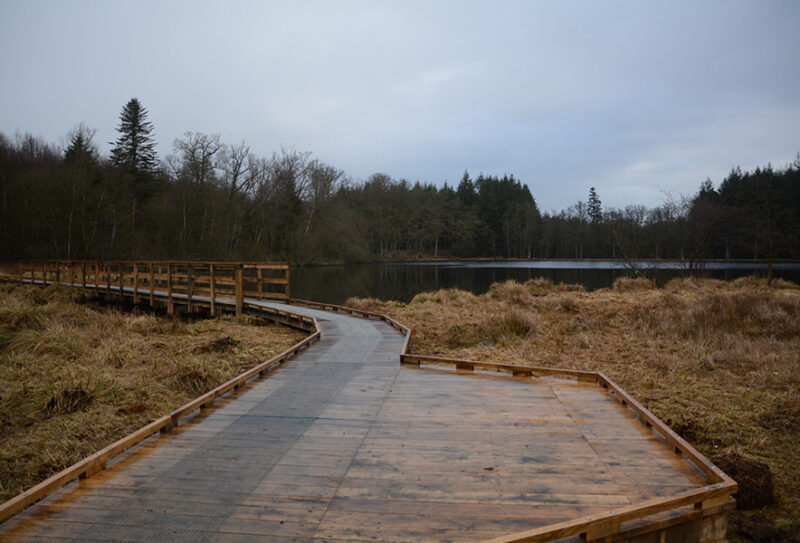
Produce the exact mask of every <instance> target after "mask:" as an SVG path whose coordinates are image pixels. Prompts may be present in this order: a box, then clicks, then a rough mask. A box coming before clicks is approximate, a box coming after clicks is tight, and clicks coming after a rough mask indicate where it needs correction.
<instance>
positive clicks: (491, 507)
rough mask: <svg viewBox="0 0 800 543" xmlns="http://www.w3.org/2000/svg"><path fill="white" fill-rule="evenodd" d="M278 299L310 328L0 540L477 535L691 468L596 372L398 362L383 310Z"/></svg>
mask: <svg viewBox="0 0 800 543" xmlns="http://www.w3.org/2000/svg"><path fill="white" fill-rule="evenodd" d="M272 305H280V304H272ZM291 309H292V310H293V311H295V312H299V313H306V314H312V315H314V316H315V317H317V318H318V319H319V322H320V326H321V328H322V341H321V342H320V343H318V344H316V345H314V346H313V347H311V348H310V349H309V350H307V351H306V352H304V353H302V354H301V355H299V356H298V357H297V358H296V359H294V360H292V361H291V362H289V363H287V364H286V365H285V366H283V367H281V368H280V369H278V370H277V371H275V372H274V373H272V374H271V375H270V376H269V377H267V378H266V379H262V380H259V381H255V382H254V383H253V384H251V385H249V386H248V387H247V388H246V390H245V391H244V392H242V393H240V394H239V395H237V396H236V397H234V398H227V399H223V400H221V401H219V402H218V403H217V404H215V407H214V408H213V409H210V410H207V411H203V412H202V413H201V414H200V415H198V416H196V417H195V419H194V420H192V421H191V422H189V423H188V424H185V425H182V426H181V427H179V428H178V429H177V430H174V431H172V432H170V433H169V434H167V435H164V436H156V437H153V438H150V439H148V440H147V441H145V442H143V443H142V444H141V445H139V446H137V447H135V448H134V449H132V450H131V451H129V452H128V453H125V454H124V455H122V456H120V457H119V459H118V460H116V461H114V462H113V463H111V464H110V465H109V469H108V470H106V471H104V472H101V473H98V474H96V475H94V476H93V477H91V478H89V479H86V480H83V481H81V482H80V483H73V484H70V485H68V486H67V487H65V488H64V489H62V490H61V491H59V492H57V493H55V494H54V495H52V496H50V497H49V498H47V499H46V500H44V501H42V502H40V503H39V504H37V505H34V506H33V507H31V508H29V509H28V510H26V511H25V512H23V513H22V514H20V515H18V516H17V517H15V518H14V519H12V520H10V521H7V522H6V523H5V524H2V525H0V540H2V541H9V542H10V541H192V542H194V541H221V542H226V541H231V542H234V541H235V542H247V541H279V542H289V541H479V540H483V539H488V538H492V537H496V536H499V535H503V534H507V533H511V532H517V531H522V530H527V529H531V528H535V527H537V526H543V525H548V524H552V523H555V522H559V521H565V520H570V519H573V518H576V517H578V516H588V515H591V514H593V513H599V512H602V511H607V510H609V509H613V508H614V507H620V506H624V505H629V504H631V503H636V502H639V501H643V500H645V499H648V498H653V497H659V496H666V495H671V494H675V493H677V492H680V491H682V490H686V489H690V488H695V487H697V486H700V485H702V484H703V483H704V481H705V480H704V477H703V475H702V474H700V473H699V472H698V471H696V470H694V469H693V468H692V467H691V466H690V465H688V464H687V463H686V462H685V461H684V460H683V459H682V457H681V456H680V455H677V454H675V453H674V452H673V451H672V450H671V448H669V447H667V446H665V445H664V444H663V443H662V442H661V441H660V440H659V439H657V437H655V436H654V435H653V434H652V433H651V432H650V430H648V429H647V428H645V427H644V426H643V425H641V424H639V423H638V422H637V421H636V420H635V419H634V418H633V417H632V416H631V415H630V413H629V412H628V411H627V409H626V408H624V407H623V406H621V405H619V404H618V403H617V402H615V401H613V400H612V399H611V398H610V397H609V396H608V394H607V392H605V391H604V390H603V389H601V388H599V387H596V386H594V385H590V384H577V383H575V382H570V381H562V380H558V379H544V378H543V379H536V380H530V379H524V380H523V379H511V378H507V377H493V376H486V375H476V374H456V373H449V372H441V371H432V370H426V369H415V368H411V367H408V366H401V365H400V363H399V359H398V353H399V350H400V346H401V344H402V341H403V338H402V336H401V335H400V334H398V333H397V332H395V331H394V330H393V329H392V328H390V327H389V326H388V325H386V324H385V323H383V322H380V321H373V320H365V319H361V318H355V317H350V316H345V315H339V314H335V313H328V312H322V311H316V310H311V309H304V308H298V307H294V306H293V307H292V308H291Z"/></svg>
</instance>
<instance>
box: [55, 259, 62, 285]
mask: <svg viewBox="0 0 800 543" xmlns="http://www.w3.org/2000/svg"><path fill="white" fill-rule="evenodd" d="M55 266H56V277H55V282H56V283H59V282H61V267H60V266H59V265H58V260H56V261H55Z"/></svg>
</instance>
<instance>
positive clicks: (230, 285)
mask: <svg viewBox="0 0 800 543" xmlns="http://www.w3.org/2000/svg"><path fill="white" fill-rule="evenodd" d="M289 273H290V269H289V264H287V263H280V262H149V261H99V260H23V261H20V263H19V269H18V276H19V279H20V280H23V281H30V282H33V283H47V284H52V283H60V284H64V285H70V286H81V287H84V288H89V289H94V290H95V292H100V290H101V289H102V290H103V292H105V293H106V294H107V295H110V294H111V293H115V294H116V295H117V296H119V297H120V298H122V297H130V298H132V299H133V302H134V303H145V302H149V304H150V305H154V304H155V301H156V298H160V299H164V298H166V303H167V311H168V312H169V313H170V314H172V313H173V312H174V307H175V304H176V302H177V303H180V304H182V305H186V306H187V310H188V311H189V312H192V311H193V310H194V309H196V308H198V307H201V306H202V307H207V308H209V309H210V311H211V313H212V314H215V313H216V310H217V305H218V303H219V302H228V303H230V302H233V304H235V307H236V313H237V314H239V313H241V312H242V309H243V302H244V298H256V299H265V298H272V299H283V300H288V299H289V297H290V294H291V293H290V278H289Z"/></svg>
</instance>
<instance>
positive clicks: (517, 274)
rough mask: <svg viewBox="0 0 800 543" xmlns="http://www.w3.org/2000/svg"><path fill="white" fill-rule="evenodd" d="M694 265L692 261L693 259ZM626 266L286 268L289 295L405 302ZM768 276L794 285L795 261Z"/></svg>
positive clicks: (661, 271) (667, 274)
mask: <svg viewBox="0 0 800 543" xmlns="http://www.w3.org/2000/svg"><path fill="white" fill-rule="evenodd" d="M633 265H634V266H636V267H637V268H638V269H640V270H641V271H643V272H644V274H645V275H646V276H647V277H654V276H655V278H656V281H657V282H658V284H660V285H663V284H664V283H666V282H667V281H669V280H670V279H672V278H675V277H685V276H687V275H689V274H690V273H693V274H695V275H699V276H702V277H711V278H715V279H724V280H732V279H736V278H737V277H743V276H748V275H756V276H760V277H765V276H766V273H767V264H766V263H761V262H753V261H745V262H740V261H725V262H720V261H714V262H706V263H703V264H702V265H700V269H699V270H695V271H690V269H689V263H687V262H678V261H673V262H667V261H659V262H650V261H647V262H635V263H633ZM695 267H697V263H695ZM631 274H632V271H631V266H630V265H629V264H628V263H625V262H619V261H608V260H605V261H602V260H592V261H586V260H584V261H570V260H530V261H511V262H506V261H453V262H411V263H391V264H346V265H343V266H306V267H295V268H293V269H292V297H293V298H301V299H306V300H316V301H320V302H328V303H332V304H343V303H344V302H345V300H347V298H349V297H351V296H360V297H373V298H380V299H383V300H399V301H402V302H408V301H410V300H411V299H412V298H413V297H414V296H415V295H416V294H418V293H420V292H425V291H430V290H438V289H441V288H452V287H457V288H460V289H463V290H469V291H471V292H474V293H475V294H482V293H484V292H486V291H487V290H488V289H489V285H491V284H492V283H495V282H498V281H505V280H507V279H514V280H516V281H519V282H525V281H527V280H528V279H532V278H536V277H545V278H547V279H550V280H551V281H553V282H554V283H558V282H564V283H580V284H582V285H583V286H584V287H586V289H587V290H596V289H599V288H606V287H610V286H611V285H613V284H614V280H615V279H617V277H624V276H627V275H631ZM773 275H774V276H775V277H780V278H782V279H787V280H789V281H794V282H796V283H800V262H790V263H786V262H782V263H776V264H774V269H773Z"/></svg>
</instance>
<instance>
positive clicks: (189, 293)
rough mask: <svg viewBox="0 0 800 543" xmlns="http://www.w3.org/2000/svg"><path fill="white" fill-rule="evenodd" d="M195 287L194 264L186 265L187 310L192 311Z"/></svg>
mask: <svg viewBox="0 0 800 543" xmlns="http://www.w3.org/2000/svg"><path fill="white" fill-rule="evenodd" d="M193 288H194V277H192V265H191V264H187V265H186V312H187V313H191V312H192V289H193Z"/></svg>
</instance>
